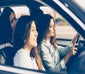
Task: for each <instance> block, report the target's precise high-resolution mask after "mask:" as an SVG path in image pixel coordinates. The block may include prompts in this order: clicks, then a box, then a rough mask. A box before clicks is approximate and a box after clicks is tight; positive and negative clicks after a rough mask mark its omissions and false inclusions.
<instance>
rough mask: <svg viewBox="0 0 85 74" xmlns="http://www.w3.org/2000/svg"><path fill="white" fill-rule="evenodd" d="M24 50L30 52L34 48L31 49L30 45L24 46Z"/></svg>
mask: <svg viewBox="0 0 85 74" xmlns="http://www.w3.org/2000/svg"><path fill="white" fill-rule="evenodd" d="M24 49H25V50H27V51H29V52H30V51H31V49H32V47H30V46H28V45H25V46H24Z"/></svg>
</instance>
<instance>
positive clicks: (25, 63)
mask: <svg viewBox="0 0 85 74" xmlns="http://www.w3.org/2000/svg"><path fill="white" fill-rule="evenodd" d="M14 66H18V67H23V68H29V69H36V70H38V66H37V63H36V60H35V58H32V57H30V52H28V51H27V50H25V49H23V48H21V49H20V50H18V51H17V53H16V54H15V57H14Z"/></svg>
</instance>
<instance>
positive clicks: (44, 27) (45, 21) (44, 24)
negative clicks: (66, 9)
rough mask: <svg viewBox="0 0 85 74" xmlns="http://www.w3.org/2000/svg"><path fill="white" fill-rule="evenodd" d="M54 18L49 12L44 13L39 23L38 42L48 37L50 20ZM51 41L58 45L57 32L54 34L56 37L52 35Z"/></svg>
mask: <svg viewBox="0 0 85 74" xmlns="http://www.w3.org/2000/svg"><path fill="white" fill-rule="evenodd" d="M51 19H53V20H54V18H53V17H52V16H51V15H49V14H44V15H43V17H42V18H41V19H40V20H39V23H38V24H37V27H38V34H39V35H38V44H40V42H41V41H42V39H44V38H45V39H46V34H47V31H48V30H49V26H50V20H51ZM50 43H51V44H52V45H53V46H54V48H55V47H56V34H54V37H51V40H50Z"/></svg>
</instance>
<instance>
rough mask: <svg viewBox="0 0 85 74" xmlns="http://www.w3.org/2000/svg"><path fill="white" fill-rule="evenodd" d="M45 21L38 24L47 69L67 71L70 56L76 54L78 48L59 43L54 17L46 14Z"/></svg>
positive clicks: (41, 49)
mask: <svg viewBox="0 0 85 74" xmlns="http://www.w3.org/2000/svg"><path fill="white" fill-rule="evenodd" d="M43 21H44V22H43ZM43 21H40V23H39V24H37V26H38V34H39V35H38V44H39V50H40V55H41V59H42V63H43V65H44V68H45V69H46V70H47V71H54V72H62V71H65V69H66V64H67V62H68V60H69V58H70V57H71V56H72V55H75V53H76V50H77V49H76V48H75V47H74V46H73V47H70V46H67V47H62V46H59V45H57V44H56V34H55V25H54V19H53V17H52V16H50V15H48V14H45V15H44V16H43Z"/></svg>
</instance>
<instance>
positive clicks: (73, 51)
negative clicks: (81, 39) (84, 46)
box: [64, 44, 78, 63]
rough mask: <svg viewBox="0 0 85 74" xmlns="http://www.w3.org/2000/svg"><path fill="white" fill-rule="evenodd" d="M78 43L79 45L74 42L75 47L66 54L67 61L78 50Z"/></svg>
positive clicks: (65, 59)
mask: <svg viewBox="0 0 85 74" xmlns="http://www.w3.org/2000/svg"><path fill="white" fill-rule="evenodd" d="M76 45H78V44H74V45H73V47H72V48H71V50H70V51H69V52H68V53H67V54H66V56H65V58H64V61H65V63H67V62H68V60H69V58H70V57H71V56H73V55H76V53H77V50H78V49H77V48H76Z"/></svg>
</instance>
